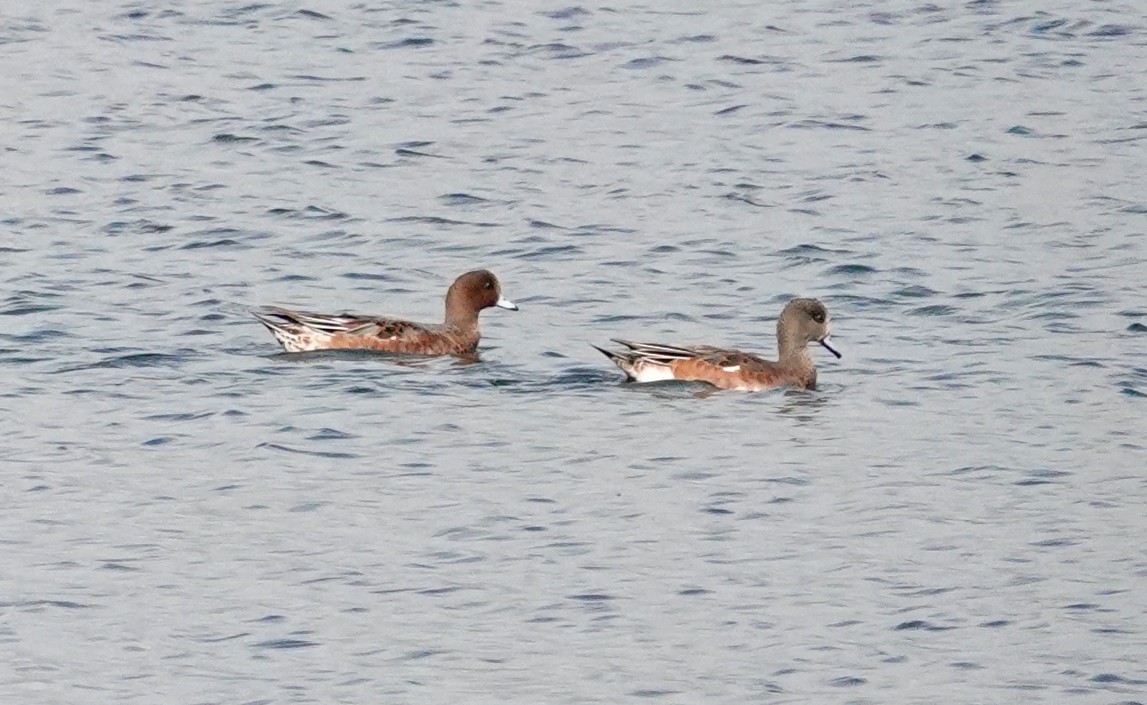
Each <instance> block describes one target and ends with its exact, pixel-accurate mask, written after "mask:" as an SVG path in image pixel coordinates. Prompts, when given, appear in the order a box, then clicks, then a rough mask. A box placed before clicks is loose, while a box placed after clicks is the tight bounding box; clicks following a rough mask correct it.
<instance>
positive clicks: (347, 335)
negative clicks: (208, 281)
mask: <svg viewBox="0 0 1147 705" xmlns="http://www.w3.org/2000/svg"><path fill="white" fill-rule="evenodd" d="M491 306H498V307H500V308H508V309H510V310H511V311H517V310H518V307H517V306H515V305H514V304H513V302H511V301H507V300H506V299H504V298H502V286H501V284H499V283H498V278H497V277H495V276H494V275H493V274H492V273H490V272H488V271H486V270H484V269H480V270H477V271H474V272H466V273H465V274H463V275H462V276H460V277H458V278H457V279H455V280H454V283H453V284H451V285H450V289H449V290H448V291H447V292H446V320H445V321H443V322H442V323H414V322H413V321H404V320H402V319H399V318H384V317H381V316H360V315H357V314H353V313H339V314H325V313H306V312H304V311H291V310H289V309H285V308H279V307H276V306H268V307H265V308H263V309H262V310H260V311H252V313H253V314H254V316H255V318H257V319H259V321H260V322H261V323H262V324H263V325H265V326H267V328H268V329H269V330H270V331H271V334H272V335H274V336H275V339H276V340H278V341H279V343H280V344H281V345H282V346H283V349H284V350H286V351H287V352H306V351H311V350H350V349H358V350H381V351H386V352H400V353H413V354H417V355H467V354H470V353H473V352H474V351H475V350H476V349H477V347H478V339H479V337H480V336H479V335H478V313H479V312H480V311H481V310H482V309H484V308H490V307H491Z"/></svg>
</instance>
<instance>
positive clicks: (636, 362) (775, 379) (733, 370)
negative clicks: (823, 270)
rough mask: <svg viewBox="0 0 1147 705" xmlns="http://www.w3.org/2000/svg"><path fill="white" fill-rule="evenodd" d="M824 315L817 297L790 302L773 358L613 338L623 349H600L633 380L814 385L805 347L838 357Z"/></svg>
mask: <svg viewBox="0 0 1147 705" xmlns="http://www.w3.org/2000/svg"><path fill="white" fill-rule="evenodd" d="M828 329H829V316H828V310H827V309H825V307H824V304H822V303H821V302H819V301H817V300H816V299H793V300H792V301H790V302H788V304H787V305H785V308H784V310H783V311H781V317H780V318H778V319H777V350H778V353H779V356H778V360H777V361H776V362H773V361H772V360H765V359H764V358H761V357H757V356H756V355H752V354H750V353H746V352H741V351H739V350H728V349H723V348H713V347H708V346H700V347H679V346H676V345H659V344H656V343H631V342H628V341H625V340H617V339H614V342H615V343H620V344H622V345H624V346H625V347H627V348H629V349H628V350H622V351H614V350H606V349H605V348H598V347H597V346H596V345H594V346H593V347H595V348H597V349H598V350H600V351H601V352H602V353H604V354H605V356H606V357H608V358H609V359H610V360H613V362H614V363H615V364H616V365H617V366H618V367H620V368H621V371H622V372H624V373H625V376H626V378H627V379H628V380H629V381H632V382H660V381H664V380H671V379H675V380H683V381H696V382H708V383H709V384H711V385H713V386H715V387H719V388H721V389H739V390H743V391H761V390H764V389H772V388H774V387H786V386H791V387H804V388H806V389H813V388H814V387H816V366H815V365H814V364H813V362H812V356H811V355H809V352H808V344H809V343H820V344H821V345H823V346H824V347H825V348H826V349H827V350H828V351H829V352H830V353H832V354H833V355H836V356H837V357H838V358H839V357H840V353H839V352H837V351H836V349H835V348H833V347H832V343H831V342H830V341H829V337H828Z"/></svg>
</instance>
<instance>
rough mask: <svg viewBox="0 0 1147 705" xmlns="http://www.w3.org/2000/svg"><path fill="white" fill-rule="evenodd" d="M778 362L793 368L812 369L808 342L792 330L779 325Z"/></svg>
mask: <svg viewBox="0 0 1147 705" xmlns="http://www.w3.org/2000/svg"><path fill="white" fill-rule="evenodd" d="M777 361H778V362H780V363H781V364H782V365H791V366H793V367H801V368H805V367H811V366H812V356H810V355H809V354H808V341H807V340H805V339H803V338H801V337H800V336H798V335H797V334H796V333H794V332H793V331H792V330H791V329H787V328H786V329H782V328H781V326H780V325H777Z"/></svg>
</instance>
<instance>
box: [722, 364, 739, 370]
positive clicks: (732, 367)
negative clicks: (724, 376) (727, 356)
mask: <svg viewBox="0 0 1147 705" xmlns="http://www.w3.org/2000/svg"><path fill="white" fill-rule="evenodd" d="M721 369H722V370H724V371H726V372H737V371H739V370H740V369H741V366H740V365H730V366H729V367H722V368H721Z"/></svg>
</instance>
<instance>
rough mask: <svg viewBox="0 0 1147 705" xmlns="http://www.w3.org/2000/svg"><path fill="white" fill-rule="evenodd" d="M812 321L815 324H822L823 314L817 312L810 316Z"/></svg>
mask: <svg viewBox="0 0 1147 705" xmlns="http://www.w3.org/2000/svg"><path fill="white" fill-rule="evenodd" d="M812 320H814V321H816V322H817V323H824V314H823V313H821V312H820V311H817V312H816V313H814V314H813V315H812Z"/></svg>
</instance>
